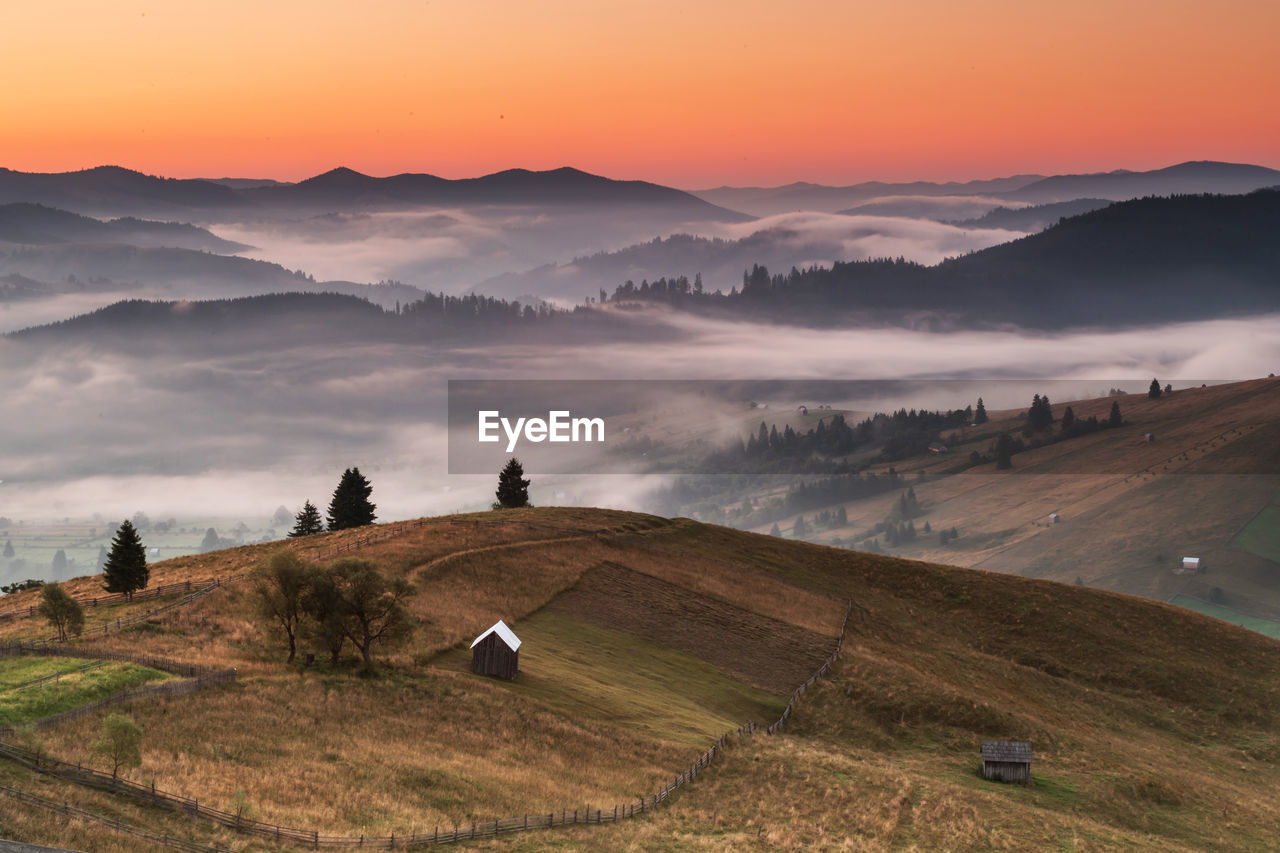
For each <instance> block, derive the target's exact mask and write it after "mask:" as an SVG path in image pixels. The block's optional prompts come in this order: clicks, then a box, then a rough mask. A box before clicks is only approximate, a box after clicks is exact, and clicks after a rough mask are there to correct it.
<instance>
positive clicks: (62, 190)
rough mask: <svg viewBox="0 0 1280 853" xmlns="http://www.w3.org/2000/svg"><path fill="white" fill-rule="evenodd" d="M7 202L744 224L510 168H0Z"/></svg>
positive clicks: (207, 215)
mask: <svg viewBox="0 0 1280 853" xmlns="http://www.w3.org/2000/svg"><path fill="white" fill-rule="evenodd" d="M12 202H33V203H37V204H43V205H48V206H53V207H58V208H62V209H65V210H71V211H74V212H76V213H81V214H87V215H96V216H102V215H106V216H130V215H132V216H155V215H163V216H166V217H171V216H174V215H182V216H183V217H184V218H189V219H192V220H195V221H210V220H213V219H219V218H221V219H227V218H233V219H237V220H244V219H251V218H254V217H264V216H266V217H270V216H274V215H280V214H289V215H306V214H314V213H323V212H328V211H334V210H400V209H406V208H412V207H426V206H481V205H518V206H524V205H547V206H564V205H575V206H583V205H600V206H624V207H626V206H634V207H640V208H645V209H651V210H661V211H662V212H663V213H664V215H667V216H678V217H684V218H686V219H688V220H709V221H718V222H740V221H744V220H747V219H749V218H750V217H748V216H745V215H743V214H740V213H736V212H734V211H731V210H725V209H723V208H719V207H717V206H715V205H713V204H710V203H708V202H706V201H703V200H701V199H698V198H696V197H694V196H692V195H690V194H689V193H686V192H683V191H681V190H677V189H672V188H670V187H664V186H660V185H658V184H653V183H649V182H647V181H615V180H612V179H610V178H604V177H600V176H598V175H591V174H588V173H586V172H583V171H580V170H578V169H571V168H561V169H553V170H549V171H540V172H539V171H529V170H526V169H508V170H506V171H502V172H496V173H494V174H491V175H484V176H482V177H478V178H463V179H459V180H450V179H447V178H441V177H437V176H435V175H428V174H401V175H393V176H390V177H385V178H376V177H371V176H369V175H364V174H361V173H359V172H356V171H354V170H352V169H347V168H337V169H333V170H331V171H328V172H325V173H324V174H321V175H316V176H315V177H313V178H308V179H307V180H304V181H299V182H298V183H268V182H263V181H255V180H244V179H232V178H222V179H218V180H216V181H210V180H200V179H176V178H161V177H156V176H152V175H146V174H143V173H141V172H135V171H132V170H129V169H123V168H120V167H118V166H98V167H96V168H92V169H85V170H82V171H76V172H61V173H35V172H17V171H13V170H10V169H0V204H4V203H12Z"/></svg>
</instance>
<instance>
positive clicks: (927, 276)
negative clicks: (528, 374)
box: [617, 190, 1280, 328]
mask: <svg viewBox="0 0 1280 853" xmlns="http://www.w3.org/2000/svg"><path fill="white" fill-rule="evenodd" d="M1276 233H1280V191H1276V190H1259V191H1257V192H1254V193H1251V194H1249V195H1246V196H1211V195H1203V196H1175V197H1173V198H1144V199H1137V200H1134V201H1128V202H1121V203H1117V204H1113V205H1111V206H1109V207H1106V208H1103V209H1100V210H1095V211H1092V212H1091V213H1086V214H1083V215H1080V216H1075V217H1071V218H1069V219H1065V220H1063V221H1062V222H1061V223H1060V224H1058V225H1056V226H1054V227H1052V228H1049V229H1048V230H1046V231H1042V232H1040V233H1039V234H1033V235H1030V236H1028V237H1024V238H1022V239H1020V240H1015V241H1013V242H1010V243H1004V244H1001V245H999V246H994V247H992V248H989V249H985V250H983V251H980V252H974V253H972V254H970V255H966V256H964V257H960V258H954V259H951V260H948V261H944V262H943V263H941V264H939V265H938V266H936V267H925V266H921V265H919V264H913V263H907V262H902V261H897V262H895V261H863V262H851V263H838V264H835V265H834V266H833V267H832V268H830V269H826V268H812V269H806V270H800V271H793V272H792V273H790V274H789V275H770V274H769V273H768V271H767V270H764V269H755V270H753V271H752V272H751V274H750V275H749V276H748V281H747V284H746V286H744V288H743V289H742V291H741V292H740V293H738V294H735V295H732V296H728V297H723V296H714V295H711V296H708V295H703V296H701V297H698V296H695V295H693V294H690V293H687V292H684V288H683V286H681V287H679V288H677V289H676V290H675V291H674V292H673V291H672V290H671V287H670V284H669V283H667V282H662V283H661V285H662V286H661V287H658V288H651V289H650V291H649V292H648V294H647V295H645V296H642V295H639V294H635V293H620V294H617V296H619V297H621V298H623V299H634V298H648V299H650V300H659V301H666V302H671V303H672V304H675V305H678V306H684V307H689V308H692V309H695V310H696V309H705V310H724V311H728V312H730V313H734V314H745V315H748V316H752V317H753V318H755V319H767V320H775V321H787V322H804V323H810V324H814V325H841V324H849V323H854V322H868V321H871V322H901V321H902V320H903V319H904V318H915V319H916V320H921V319H924V318H928V317H930V316H932V317H935V318H937V319H938V320H939V321H940V322H942V323H944V324H963V325H972V324H1001V323H1016V324H1020V325H1025V326H1030V327H1034V328H1063V327H1067V326H1094V325H1096V326H1137V325H1145V324H1151V323H1158V322H1165V321H1170V320H1193V319H1194V320H1202V319H1206V318H1210V317H1222V316H1230V315H1238V314H1244V313H1249V312H1271V311H1278V310H1280V242H1277V241H1276V239H1275V235H1276Z"/></svg>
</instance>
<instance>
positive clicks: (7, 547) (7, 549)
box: [4, 539, 14, 557]
mask: <svg viewBox="0 0 1280 853" xmlns="http://www.w3.org/2000/svg"><path fill="white" fill-rule="evenodd" d="M13 553H14V552H13V540H12V539H6V540H5V543H4V555H5V556H6V557H12V556H13Z"/></svg>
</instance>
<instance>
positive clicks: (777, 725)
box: [764, 599, 853, 735]
mask: <svg viewBox="0 0 1280 853" xmlns="http://www.w3.org/2000/svg"><path fill="white" fill-rule="evenodd" d="M852 615H853V600H852V599H850V600H849V607H848V609H847V610H845V612H844V621H843V622H841V623H840V637H839V638H838V639H837V640H836V650H835V651H834V652H832V653H831V656H830V657H828V658H827V659H826V660H825V661H823V662H822V666H820V667H818V670H817V672H815V673H814V674H813V675H811V676H809V679H808V680H807V681H805V683H804V684H801V685H800V686H799V687H797V688H796V692H794V693H792V694H791V701H790V702H788V703H787V707H785V708H783V709H782V716H780V717H778V719H777V720H776V721H775V722H774V723H773V725H771V726H769V728H767V729H765V730H764V731H765V734H770V735H771V734H776V733H777V732H778V730H779V729H781V728H782V727H783V726H784V725H786V722H787V720H789V719H791V712H792V711H793V710H795V707H796V702H798V701H800V697H801V696H803V695H804V694H805V691H806V690H808V689H809V688H810V687H812V686H813V684H814V682H815V681H817V680H818V679H819V678H821V677H822V676H824V675H826V674H827V672H828V671H829V670H830V669H831V667H832V666H834V665H835V662H836V661H837V660H838V659H839V658H840V652H841V650H842V649H843V648H844V632H845V630H846V629H847V628H848V627H849V617H850V616H852Z"/></svg>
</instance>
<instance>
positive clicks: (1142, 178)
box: [1002, 160, 1280, 204]
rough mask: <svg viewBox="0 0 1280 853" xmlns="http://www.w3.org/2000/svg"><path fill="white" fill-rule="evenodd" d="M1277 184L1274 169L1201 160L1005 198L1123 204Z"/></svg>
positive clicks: (1054, 183)
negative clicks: (1154, 197) (1152, 197)
mask: <svg viewBox="0 0 1280 853" xmlns="http://www.w3.org/2000/svg"><path fill="white" fill-rule="evenodd" d="M1277 185H1280V171H1276V170H1275V169H1268V168H1265V167H1263V166H1251V165H1248V164H1244V163H1216V162H1212V161H1208V160H1200V161H1194V162H1189V163H1179V164H1178V165H1176V166H1169V167H1167V168H1164V169H1154V170H1152V171H1149V172H1129V171H1125V170H1123V169H1118V170H1116V171H1114V172H1103V173H1099V174H1094V175H1055V176H1053V177H1050V178H1045V179H1043V180H1040V181H1036V182H1035V183H1033V184H1028V185H1026V186H1023V187H1020V188H1018V189H1016V190H1013V191H1011V192H1006V193H1002V195H1003V196H1004V197H1005V198H1011V199H1017V200H1018V201H1030V202H1034V203H1036V204H1046V203H1049V202H1057V201H1067V200H1069V199H1076V198H1105V199H1111V200H1114V201H1120V200H1124V199H1132V198H1140V197H1142V196H1149V195H1177V194H1188V193H1225V194H1237V193H1247V192H1252V191H1253V190H1257V189H1262V188H1264V187H1274V186H1277Z"/></svg>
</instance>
